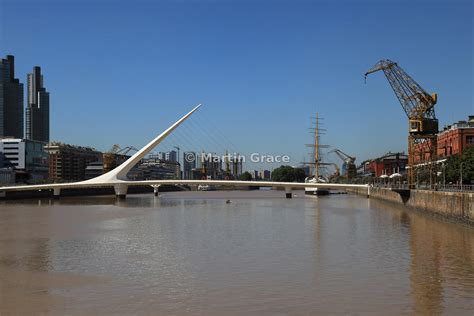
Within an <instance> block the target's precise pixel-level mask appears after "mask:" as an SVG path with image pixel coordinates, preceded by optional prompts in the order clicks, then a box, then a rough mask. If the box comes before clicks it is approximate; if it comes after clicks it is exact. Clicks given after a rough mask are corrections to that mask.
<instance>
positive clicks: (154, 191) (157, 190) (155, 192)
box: [153, 185, 160, 196]
mask: <svg viewBox="0 0 474 316" xmlns="http://www.w3.org/2000/svg"><path fill="white" fill-rule="evenodd" d="M159 190H160V186H159V185H154V186H153V194H154V195H155V196H158V194H159Z"/></svg>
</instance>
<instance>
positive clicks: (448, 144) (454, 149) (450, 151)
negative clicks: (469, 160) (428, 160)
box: [437, 115, 474, 159]
mask: <svg viewBox="0 0 474 316" xmlns="http://www.w3.org/2000/svg"><path fill="white" fill-rule="evenodd" d="M473 145H474V115H470V116H469V120H468V121H459V122H457V123H454V124H452V125H450V126H446V127H445V128H444V129H443V131H441V132H440V133H439V134H438V151H437V153H438V159H441V158H446V157H449V156H451V155H457V154H460V153H462V152H463V151H464V149H466V148H467V147H469V146H473Z"/></svg>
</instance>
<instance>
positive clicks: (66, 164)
mask: <svg viewBox="0 0 474 316" xmlns="http://www.w3.org/2000/svg"><path fill="white" fill-rule="evenodd" d="M45 151H46V152H47V153H48V154H49V178H50V179H51V180H53V181H56V182H61V181H66V182H68V181H81V180H84V179H85V178H86V174H85V173H86V167H87V166H88V165H89V164H90V163H92V162H97V161H101V160H102V153H101V152H99V151H96V150H95V149H93V148H90V147H81V146H73V145H68V144H62V143H50V144H48V145H46V146H45Z"/></svg>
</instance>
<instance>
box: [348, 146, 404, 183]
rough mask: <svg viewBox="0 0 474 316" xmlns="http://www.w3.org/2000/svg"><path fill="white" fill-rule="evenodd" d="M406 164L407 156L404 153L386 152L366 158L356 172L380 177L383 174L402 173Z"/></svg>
mask: <svg viewBox="0 0 474 316" xmlns="http://www.w3.org/2000/svg"><path fill="white" fill-rule="evenodd" d="M407 165H408V156H407V155H406V154H405V153H390V152H389V153H387V154H385V155H383V156H382V157H379V158H375V159H372V160H367V161H365V162H363V163H362V164H361V167H359V170H358V172H357V173H358V174H360V175H366V176H367V175H370V176H373V177H380V176H381V175H383V174H385V175H387V176H390V175H391V174H394V173H402V174H403V173H404V172H405V168H406V166H407Z"/></svg>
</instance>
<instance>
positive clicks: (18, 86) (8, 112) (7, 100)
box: [0, 55, 23, 139]
mask: <svg viewBox="0 0 474 316" xmlns="http://www.w3.org/2000/svg"><path fill="white" fill-rule="evenodd" d="M0 137H11V138H16V139H21V138H23V84H22V83H20V81H19V80H18V79H16V78H15V57H13V56H11V55H8V56H7V58H6V59H1V60H0Z"/></svg>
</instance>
